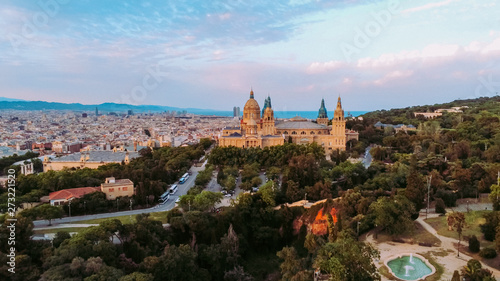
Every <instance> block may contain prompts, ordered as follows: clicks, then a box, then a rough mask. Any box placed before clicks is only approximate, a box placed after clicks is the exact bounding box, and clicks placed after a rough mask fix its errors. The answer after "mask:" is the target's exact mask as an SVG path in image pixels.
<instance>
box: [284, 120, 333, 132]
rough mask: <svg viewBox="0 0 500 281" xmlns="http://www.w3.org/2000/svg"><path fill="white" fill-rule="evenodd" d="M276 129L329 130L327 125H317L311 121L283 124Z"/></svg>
mask: <svg viewBox="0 0 500 281" xmlns="http://www.w3.org/2000/svg"><path fill="white" fill-rule="evenodd" d="M276 129H279V130H292V129H293V130H300V129H308V130H310V129H315V130H317V129H328V127H326V126H325V125H320V124H317V123H313V122H309V121H295V122H282V123H279V124H277V125H276Z"/></svg>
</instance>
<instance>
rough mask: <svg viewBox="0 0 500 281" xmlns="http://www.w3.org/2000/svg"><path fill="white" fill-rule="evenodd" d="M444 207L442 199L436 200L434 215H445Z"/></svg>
mask: <svg viewBox="0 0 500 281" xmlns="http://www.w3.org/2000/svg"><path fill="white" fill-rule="evenodd" d="M445 208H446V205H445V204H444V201H443V199H441V198H436V213H439V214H446V209H445Z"/></svg>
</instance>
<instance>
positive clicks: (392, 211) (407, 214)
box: [370, 195, 415, 235]
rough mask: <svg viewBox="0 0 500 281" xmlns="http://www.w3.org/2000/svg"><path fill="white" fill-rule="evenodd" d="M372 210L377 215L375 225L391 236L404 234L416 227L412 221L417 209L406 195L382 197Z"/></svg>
mask: <svg viewBox="0 0 500 281" xmlns="http://www.w3.org/2000/svg"><path fill="white" fill-rule="evenodd" d="M370 208H372V209H373V211H374V213H375V223H376V224H377V225H378V226H380V227H382V229H384V230H385V231H387V232H388V233H389V234H392V235H394V234H402V233H404V232H406V231H408V230H411V229H413V228H414V226H415V225H414V222H413V220H412V219H411V216H412V214H413V213H414V211H415V207H414V206H413V204H411V202H410V201H409V200H408V198H406V196H404V195H396V196H394V198H388V197H381V198H379V199H378V200H377V201H376V202H373V203H372V205H371V206H370Z"/></svg>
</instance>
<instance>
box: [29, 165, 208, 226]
mask: <svg viewBox="0 0 500 281" xmlns="http://www.w3.org/2000/svg"><path fill="white" fill-rule="evenodd" d="M205 164H206V161H205V163H203V165H202V166H201V167H194V166H193V167H191V168H190V169H189V171H191V173H192V174H191V176H190V177H189V179H188V180H187V181H186V182H185V183H184V184H179V183H178V182H177V183H176V184H177V186H178V187H179V188H178V190H177V192H176V193H175V194H174V195H172V196H170V199H169V200H168V201H167V203H165V204H163V205H156V206H154V207H151V208H148V209H138V210H128V211H120V212H113V213H103V214H95V215H86V216H74V217H64V218H61V219H54V220H52V225H53V226H55V225H58V224H62V223H71V222H77V221H83V220H92V219H104V218H112V217H119V216H129V215H130V216H131V215H138V214H144V213H155V212H165V211H169V210H171V209H173V208H174V207H175V200H176V199H177V198H179V196H181V195H185V194H186V193H187V192H188V190H189V189H190V188H191V187H193V186H194V180H195V179H196V176H197V175H198V172H199V171H202V170H204V169H205ZM33 224H34V225H35V229H36V228H40V227H45V226H48V225H49V222H48V221H47V220H36V221H33Z"/></svg>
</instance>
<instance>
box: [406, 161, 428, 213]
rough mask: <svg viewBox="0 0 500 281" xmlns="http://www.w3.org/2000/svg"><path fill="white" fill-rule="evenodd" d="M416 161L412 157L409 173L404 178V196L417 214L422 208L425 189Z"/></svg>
mask: <svg viewBox="0 0 500 281" xmlns="http://www.w3.org/2000/svg"><path fill="white" fill-rule="evenodd" d="M416 161H417V160H416V156H415V155H412V157H411V165H410V172H409V174H408V176H407V177H406V190H405V195H406V197H407V198H408V199H409V200H410V202H412V203H413V204H414V205H415V211H417V212H419V211H420V209H422V207H423V206H424V198H425V192H426V189H425V187H424V181H423V180H422V176H420V175H419V174H418V171H417V165H416Z"/></svg>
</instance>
